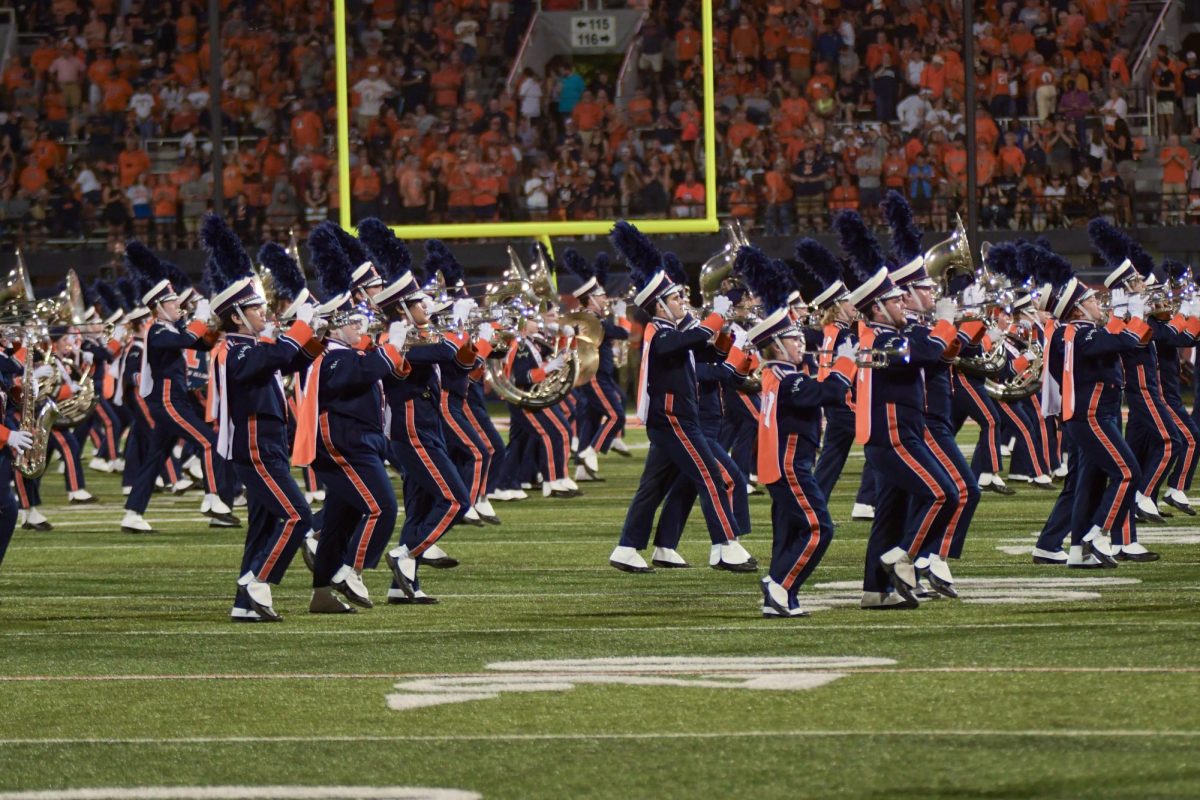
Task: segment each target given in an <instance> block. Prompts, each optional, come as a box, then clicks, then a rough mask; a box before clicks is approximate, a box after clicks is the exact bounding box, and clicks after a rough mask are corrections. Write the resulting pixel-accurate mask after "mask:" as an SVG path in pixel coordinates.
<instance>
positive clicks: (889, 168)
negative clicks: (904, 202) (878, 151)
mask: <svg viewBox="0 0 1200 800" xmlns="http://www.w3.org/2000/svg"><path fill="white" fill-rule="evenodd" d="M907 177H908V159H907V158H905V157H904V153H903V151H901V150H900V148H899V147H893V148H892V149H891V150H889V151H888V154H887V158H885V159H883V185H884V186H886V187H887V188H889V189H896V190H897V191H900V192H903V191H904V184H905V180H906V179H907Z"/></svg>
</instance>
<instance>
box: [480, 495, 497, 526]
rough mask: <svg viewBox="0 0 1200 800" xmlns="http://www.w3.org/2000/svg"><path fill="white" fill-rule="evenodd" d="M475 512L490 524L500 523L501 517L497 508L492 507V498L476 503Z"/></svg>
mask: <svg viewBox="0 0 1200 800" xmlns="http://www.w3.org/2000/svg"><path fill="white" fill-rule="evenodd" d="M475 513H477V514H479V518H480V519H482V520H483V521H484V522H486V523H488V524H489V525H499V524H500V517H498V516H496V509H495V508H493V507H492V501H491V500H488V499H486V498H485V499H483V500H480V501H479V502H478V503H476V504H475Z"/></svg>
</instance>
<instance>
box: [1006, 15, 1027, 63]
mask: <svg viewBox="0 0 1200 800" xmlns="http://www.w3.org/2000/svg"><path fill="white" fill-rule="evenodd" d="M1032 49H1033V34H1032V33H1030V32H1029V29H1028V28H1026V27H1025V25H1024V23H1021V22H1018V23H1016V24H1015V25H1013V26H1012V33H1011V34H1010V35H1009V37H1008V50H1009V52H1010V53H1012V54H1013V55H1014V56H1015V57H1016V58H1017V59H1018V60H1022V61H1023V60H1024V59H1025V55H1026V54H1027V53H1028V52H1029V51H1030V50H1032Z"/></svg>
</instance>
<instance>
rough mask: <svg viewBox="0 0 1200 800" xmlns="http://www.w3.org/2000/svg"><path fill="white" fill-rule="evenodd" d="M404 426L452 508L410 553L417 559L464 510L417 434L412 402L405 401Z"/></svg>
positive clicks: (414, 410)
mask: <svg viewBox="0 0 1200 800" xmlns="http://www.w3.org/2000/svg"><path fill="white" fill-rule="evenodd" d="M404 425H405V428H406V429H407V431H408V443H409V444H410V445H412V447H413V449H414V450H416V451H417V455H419V456H420V457H421V463H422V464H424V465H425V469H426V470H427V471H428V472H429V474H430V475H432V476H433V480H434V482H435V483H437V485H438V488H439V489H441V490H442V497H443V499H445V500H448V501H450V507H449V508H447V509H446V513H445V514H443V515H442V518H441V519H440V520H438V524H437V525H436V526H435V527H434V529H433V530H432V531H431V532H430V534H429V535H428V536H427V537H425V540H424V541H423V542H421V543H420V544H419V545H417V546H416V547H414V548H413V549H411V550H409V551H408V553H409V555H410V556H412V557H413V558H416V557H417V556H419V555H421V553H424V552H425V551H426V550H428V549H429V547H430V545H432V544H433V543H434V542H436V541H437V540H438V539H440V538H442V534H443V533H445V532H446V530H447V529H448V528H449V527H450V525H451V523H453V522H454V518H455V517H457V516H458V512H459V511H461V510H462V504H461V503H459V502H458V501H457V500H455V499H454V492H452V491H450V484H448V483H446V479H445V478H443V477H442V473H441V471H440V470H438V468H437V464H436V463H434V460H433V459H432V458H430V457H429V452H428V451H427V450H426V449H425V445H423V444H421V437H420V436H419V435H418V434H417V420H416V409H415V408H414V406H413V401H412V400H405V401H404Z"/></svg>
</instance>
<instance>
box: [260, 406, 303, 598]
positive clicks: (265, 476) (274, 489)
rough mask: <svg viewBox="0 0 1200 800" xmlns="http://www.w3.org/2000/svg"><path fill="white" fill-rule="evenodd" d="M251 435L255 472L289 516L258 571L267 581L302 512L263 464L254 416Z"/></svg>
mask: <svg viewBox="0 0 1200 800" xmlns="http://www.w3.org/2000/svg"><path fill="white" fill-rule="evenodd" d="M249 423H250V425H249V429H248V433H249V435H250V463H251V464H253V465H254V471H255V472H257V473H258V477H259V478H261V479H262V482H263V483H265V484H266V485H267V488H268V489H270V490H271V494H273V495H275V499H276V500H278V501H279V504H280V505H281V506H283V510H284V512H285V513H286V514H287V515H288V518H287V521H286V522H285V523H283V530H281V531H280V532H279V539H278V540H276V542H275V546H274V547H272V548H271V552H270V554H269V555H268V556H267V560H266V561H265V562H263V566H262V569H260V570H259V571H258V579H259V580H260V581H265V580H266V579H267V576H268V575H270V574H271V569H272V568H273V567H274V566H275V562H276V561H278V560H279V556H280V555H282V554H283V551H284V549H285V548H286V547H287V544H288V542H289V541H291V539H292V534H294V533H295V532H296V526H297V525H298V524H299V522H300V512H298V511H297V510H296V507H295V506H294V505H292V501H291V500H289V499H288V496H287V492H285V491H283V487H281V486H280V485H279V484H278V483H277V482H276V480H275V478H274V477H272V475H271V473H270V471H269V470H267V467H266V465H265V464H263V461H262V456H261V455H260V454H259V452H258V417H257V416H255V415H254V414H251V415H250V418H249Z"/></svg>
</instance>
